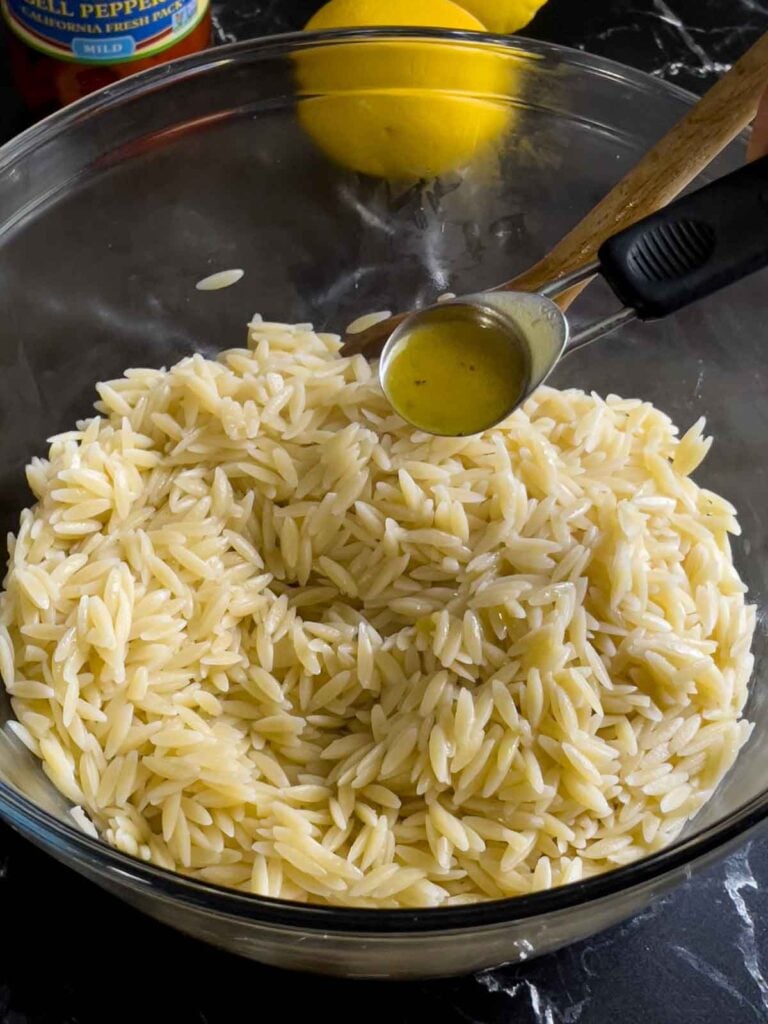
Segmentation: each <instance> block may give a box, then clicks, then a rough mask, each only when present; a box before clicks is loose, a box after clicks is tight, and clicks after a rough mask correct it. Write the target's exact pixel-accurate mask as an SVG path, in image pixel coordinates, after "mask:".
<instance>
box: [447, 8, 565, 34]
mask: <svg viewBox="0 0 768 1024" xmlns="http://www.w3.org/2000/svg"><path fill="white" fill-rule="evenodd" d="M545 3H546V0H461V5H462V7H465V8H466V9H467V10H468V11H471V13H472V14H474V15H475V16H476V17H478V18H479V19H480V20H481V21H482V22H483V24H484V25H485V27H486V28H487V29H488V31H489V32H517V31H518V29H521V28H523V27H524V26H525V25H527V24H528V22H529V21H533V18H534V16H535V15H536V14H537V13H538V11H539V10H540V9H541V8H542V7H543V6H544V4H545Z"/></svg>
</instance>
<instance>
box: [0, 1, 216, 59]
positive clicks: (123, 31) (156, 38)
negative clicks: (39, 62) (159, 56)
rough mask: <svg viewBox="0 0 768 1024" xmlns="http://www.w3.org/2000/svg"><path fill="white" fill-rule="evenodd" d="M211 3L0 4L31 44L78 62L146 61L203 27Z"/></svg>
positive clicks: (90, 2)
mask: <svg viewBox="0 0 768 1024" xmlns="http://www.w3.org/2000/svg"><path fill="white" fill-rule="evenodd" d="M208 4H209V0H105V2H103V3H99V2H98V0H0V6H1V7H2V11H3V15H4V16H5V19H6V21H7V22H8V24H9V26H10V28H11V29H12V30H13V32H14V33H15V34H16V35H17V36H19V37H20V38H21V39H23V40H24V42H25V43H27V45H28V46H31V47H33V48H34V49H35V50H39V51H40V52H41V53H46V54H48V55H49V56H51V57H58V58H59V59H60V60H72V61H77V62H78V63H79V64H119V63H122V62H124V61H129V60H141V59H142V58H144V57H151V56H152V55H153V54H156V53H161V52H162V51H163V50H167V49H168V47H169V46H173V45H174V43H177V42H178V41H179V40H180V39H182V38H183V37H184V36H185V35H187V33H189V32H191V31H192V29H193V28H194V27H195V26H196V25H198V24H199V23H200V20H201V18H202V17H203V16H204V14H205V12H206V10H207V8H208Z"/></svg>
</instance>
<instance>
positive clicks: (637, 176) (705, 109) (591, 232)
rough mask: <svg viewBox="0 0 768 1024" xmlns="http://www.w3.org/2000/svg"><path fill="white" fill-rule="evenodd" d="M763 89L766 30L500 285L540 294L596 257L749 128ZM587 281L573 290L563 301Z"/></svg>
mask: <svg viewBox="0 0 768 1024" xmlns="http://www.w3.org/2000/svg"><path fill="white" fill-rule="evenodd" d="M766 87H768V32H766V34H765V35H763V36H761V38H760V39H758V41H757V42H756V43H755V44H754V46H752V48H751V49H749V50H747V52H746V53H745V54H744V56H743V57H742V58H741V59H740V60H739V61H738V62H737V63H736V64H734V65H733V67H732V68H731V70H730V71H729V72H728V73H727V74H725V75H724V76H723V77H722V78H721V79H720V80H719V81H718V82H716V83H715V85H713V86H712V88H711V89H710V90H709V91H708V92H707V93H706V94H705V95H704V96H703V97H702V99H700V100H699V102H698V103H697V104H696V105H695V106H694V107H691V109H690V110H689V112H688V113H687V114H686V115H685V116H684V117H683V118H682V119H681V120H680V121H678V122H677V124H676V125H675V126H674V128H672V130H671V131H669V132H667V134H666V135H665V136H664V137H663V138H662V139H661V140H660V141H659V142H657V144H656V145H655V146H654V147H653V149H651V150H649V151H648V152H647V153H646V154H645V156H644V157H643V158H642V159H641V160H640V162H639V163H638V164H636V165H635V166H634V167H633V168H632V170H631V171H629V173H628V174H627V175H625V177H623V178H622V179H621V181H620V182H619V183H618V184H617V185H615V186H614V187H613V188H612V189H611V191H610V192H609V193H608V194H607V195H606V196H605V198H603V199H601V200H600V202H599V203H598V204H597V206H595V207H594V208H593V209H592V210H591V211H590V212H589V213H588V214H587V215H586V217H584V219H583V220H581V221H579V223H578V224H577V225H576V227H574V228H573V229H572V230H571V231H569V232H568V234H567V235H566V236H565V237H564V238H562V239H561V240H560V241H559V242H558V243H557V245H556V246H555V247H554V248H553V249H550V251H549V252H548V253H547V255H546V256H545V257H544V258H543V259H541V260H539V262H538V263H535V264H534V265H533V266H532V267H529V268H528V270H526V271H524V272H523V273H522V274H518V276H517V277H515V278H513V279H512V280H511V281H507V282H506V283H505V284H503V285H500V286H499V288H500V289H505V290H510V291H525V292H529V291H537V290H538V289H539V288H541V287H543V286H544V285H545V284H547V283H548V282H549V281H552V280H553V279H555V278H557V277H562V276H563V275H564V274H569V273H570V272H571V271H573V270H576V269H578V268H579V267H583V266H584V265H585V264H586V263H589V262H591V261H592V260H594V258H595V256H596V255H597V250H598V249H599V248H600V246H601V245H602V243H603V242H604V241H605V240H606V239H607V238H610V237H611V235H615V234H616V233H617V232H619V231H622V230H623V229H624V228H627V227H629V226H630V225H631V224H634V223H636V222H637V221H639V220H642V219H643V217H647V216H648V215H649V214H651V213H654V212H655V211H656V210H660V209H661V208H662V207H663V206H666V205H667V203H669V202H671V201H672V200H673V199H674V198H675V197H676V196H677V195H679V194H680V192H682V191H683V189H684V188H685V187H686V186H687V185H689V184H690V183H691V182H692V181H693V180H694V178H696V176H697V175H698V174H700V173H701V171H703V170H704V168H705V167H707V165H708V164H710V163H711V162H712V161H713V160H714V159H715V157H716V156H718V154H720V153H721V152H722V151H723V150H724V149H725V147H726V146H727V145H728V143H729V142H732V141H733V140H734V139H735V138H736V136H737V135H738V134H739V132H741V131H742V130H743V129H744V128H746V126H747V125H748V124H749V123H750V121H751V120H752V119H753V117H754V116H755V111H756V110H757V104H758V101H759V99H760V96H761V94H762V92H763V90H764V89H765V88H766ZM588 283H589V282H588V281H585V282H583V283H582V284H580V285H578V286H576V287H575V288H572V289H570V291H569V292H568V293H567V296H562V297H561V299H559V300H558V301H559V302H560V305H561V306H564V305H568V304H570V302H572V301H573V299H574V298H576V296H577V295H578V294H579V292H581V290H582V289H583V288H585V287H586V286H587V284H588ZM563 300H565V301H563Z"/></svg>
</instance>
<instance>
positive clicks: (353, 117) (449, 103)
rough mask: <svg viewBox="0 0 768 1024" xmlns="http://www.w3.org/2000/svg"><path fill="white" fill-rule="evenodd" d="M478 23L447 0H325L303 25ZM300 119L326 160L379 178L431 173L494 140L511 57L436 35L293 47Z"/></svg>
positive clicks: (510, 80)
mask: <svg viewBox="0 0 768 1024" xmlns="http://www.w3.org/2000/svg"><path fill="white" fill-rule="evenodd" d="M386 25H401V26H403V25H404V26H414V27H417V26H420V27H423V26H430V27H436V28H455V29H464V30H474V31H482V30H483V29H484V28H485V26H484V25H483V23H482V22H481V21H480V20H479V19H478V18H476V17H475V16H474V15H473V14H470V13H469V12H468V11H466V10H464V9H463V8H462V7H461V6H459V4H457V3H454V2H453V0H331V2H330V3H328V4H326V5H325V7H323V8H321V9H320V10H319V11H318V12H317V14H315V15H314V17H313V18H311V19H310V21H309V22H308V24H307V26H306V27H307V29H309V30H314V29H329V28H354V27H362V26H386ZM295 60H296V68H297V75H298V80H299V89H300V92H301V94H302V97H303V98H302V99H301V101H300V103H299V115H298V116H299V120H300V122H301V124H302V126H303V128H304V129H305V131H306V132H307V133H308V134H309V135H310V137H311V138H312V139H313V140H314V142H315V143H316V144H317V145H318V146H319V147H320V148H321V149H322V150H323V152H324V153H326V155H327V156H329V157H330V158H331V159H332V160H334V161H336V162H337V163H339V164H342V165H343V166H345V167H348V168H350V169H352V170H355V171H359V172H361V173H363V174H370V175H373V176H375V177H379V178H390V179H404V178H406V179H407V178H433V177H436V176H438V175H440V174H444V173H446V172H447V171H451V170H455V169H457V168H459V167H462V166H464V165H465V164H467V163H469V162H470V161H471V160H472V159H474V158H476V157H477V156H478V155H479V154H480V153H481V152H483V151H485V150H487V149H488V148H490V146H491V145H492V143H493V142H495V141H496V140H498V138H499V137H500V136H501V135H502V134H503V132H504V131H505V129H507V128H508V127H509V123H510V107H509V106H508V104H507V102H506V97H507V96H508V95H509V93H510V89H512V87H513V85H514V82H515V65H514V58H513V57H512V56H511V55H508V54H507V53H505V52H504V51H502V50H500V49H493V48H490V47H486V48H483V49H480V48H472V47H471V46H468V45H467V44H462V43H458V42H456V43H453V42H445V41H436V42H435V43H427V42H411V41H408V40H402V41H400V40H392V41H382V40H371V41H369V42H365V43H359V42H351V43H343V42H342V43H336V44H335V45H333V46H330V47H316V48H312V49H308V50H305V51H299V52H298V53H297V54H296V55H295Z"/></svg>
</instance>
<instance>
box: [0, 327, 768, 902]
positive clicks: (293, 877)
mask: <svg viewBox="0 0 768 1024" xmlns="http://www.w3.org/2000/svg"><path fill="white" fill-rule="evenodd" d="M98 390H99V394H100V402H99V404H98V406H97V409H98V411H99V415H97V416H96V417H95V418H93V419H90V420H88V421H86V422H84V423H82V424H79V425H78V428H77V429H76V430H73V431H71V432H70V433H67V434H62V435H60V436H59V437H57V438H55V439H53V441H52V443H51V448H50V452H49V454H48V457H47V458H46V459H37V458H36V459H33V460H32V463H31V465H30V466H29V469H28V477H29V481H30V484H31V486H32V488H33V491H34V493H35V495H36V498H37V503H36V504H35V506H34V507H33V508H32V509H30V510H27V511H25V512H24V513H22V516H21V523H20V527H19V531H18V534H17V537H16V539H15V540H12V541H11V544H10V564H9V571H8V575H7V577H6V581H5V588H6V589H5V593H4V595H3V597H2V606H1V609H0V622H1V623H2V626H1V628H0V670H2V675H3V678H4V680H5V684H6V687H7V689H8V691H9V693H10V694H11V695H12V699H13V707H14V709H15V714H16V717H17V722H15V723H12V728H13V729H14V730H15V731H16V733H17V735H18V736H19V737H20V738H21V739H22V740H23V741H24V742H25V743H26V744H27V745H28V746H29V747H30V748H31V749H32V750H33V751H34V752H35V753H36V754H37V755H38V756H39V757H41V758H42V761H43V766H44V769H45V771H46V772H47V774H48V775H49V776H50V778H51V779H52V780H53V782H54V783H55V785H56V786H57V787H58V788H59V789H60V790H61V792H62V793H63V794H65V796H66V797H68V798H69V800H71V801H72V803H73V804H74V805H75V806H74V809H73V815H74V816H75V818H76V820H77V821H78V822H79V824H80V825H81V827H83V828H85V829H86V830H88V831H91V832H96V833H98V834H99V835H101V836H102V837H103V838H104V839H106V841H107V842H109V843H111V844H113V845H114V846H116V847H117V848H118V849H120V850H123V851H125V852H127V853H129V854H132V855H134V856H137V857H140V858H142V859H144V860H148V861H152V862H154V863H156V864H159V865H162V866H165V867H168V868H173V869H176V870H178V871H180V872H183V873H184V874H188V875H193V876H195V877H197V878H199V879H203V880H207V881H210V882H214V883H219V884H224V885H230V886H234V887H237V888H238V889H241V890H245V891H249V892H254V893H261V894H267V895H272V896H281V897H285V898H287V899H293V900H309V901H312V902H321V903H332V904H350V905H362V906H382V907H385V906H390V907H392V906H406V907H414V906H436V905H441V904H448V905H450V904H454V905H455V904H460V903H466V902H470V901H476V900H481V899H488V898H497V897H502V896H512V895H516V894H520V893H528V892H531V891H534V890H539V889H543V888H546V887H548V886H554V885H560V884H563V883H566V882H569V881H572V880H575V879H579V878H581V877H584V876H588V875H592V874H594V873H596V872H599V871H604V870H606V869H610V868H611V867H614V866H616V865H620V864H625V863H628V862H629V861H632V860H634V859H636V858H638V857H641V856H643V855H645V854H647V853H648V852H649V851H653V850H657V849H659V848H660V847H662V846H664V845H665V844H666V843H668V842H670V841H671V839H672V838H673V837H674V836H675V835H676V834H677V833H678V832H679V830H680V829H681V828H682V826H683V825H684V823H685V822H686V820H687V819H688V818H689V817H690V816H691V815H693V814H694V813H695V812H696V811H697V810H698V809H699V808H700V807H701V805H702V804H703V803H704V802H705V801H706V800H707V799H708V797H709V796H710V795H711V793H712V791H713V789H714V787H715V786H716V785H717V783H718V781H719V780H720V778H721V777H722V776H723V774H724V772H725V771H726V770H727V769H728V767H729V766H730V765H731V763H732V762H733V760H734V758H735V757H736V754H737V752H738V750H739V747H740V746H741V744H742V743H743V742H744V740H745V739H746V737H747V736H748V734H749V726H748V724H747V723H746V722H745V721H744V720H742V718H741V709H742V706H743V704H744V701H745V697H746V693H747V684H748V680H749V676H750V672H751V667H752V657H751V655H750V643H751V636H752V632H753V629H754V611H753V609H752V608H751V607H749V606H748V605H746V604H745V599H744V589H745V588H744V586H743V584H742V583H741V581H740V580H739V577H738V575H737V573H736V571H735V569H734V567H733V564H732V560H731V554H730V548H729V542H728V534H729V533H735V532H737V526H736V521H735V517H734V510H733V509H732V508H731V507H730V506H729V505H728V503H727V502H726V501H724V500H723V499H722V498H720V497H718V496H717V495H714V494H712V493H710V492H708V491H706V490H704V489H702V488H700V487H699V486H697V484H696V483H695V482H693V481H692V480H691V478H690V475H689V474H690V473H691V472H692V471H693V470H694V469H695V467H696V466H697V465H698V463H699V462H700V461H701V459H702V458H703V456H704V455H705V454H706V451H707V448H708V445H709V442H708V441H707V440H705V439H704V438H703V435H702V427H703V424H702V423H701V422H700V423H698V424H696V425H694V426H693V427H692V428H691V430H689V432H688V433H687V434H686V435H685V436H684V437H683V438H682V439H679V438H678V437H677V431H676V428H675V427H674V426H673V424H672V423H671V422H670V420H669V419H668V418H667V417H666V416H665V415H664V414H663V413H661V412H660V411H658V410H656V409H654V408H653V407H652V406H651V405H649V404H647V403H643V402H641V401H638V400H634V399H632V400H623V399H621V398H617V397H613V396H611V397H609V398H607V399H602V398H600V397H598V396H595V395H586V394H584V393H582V392H579V391H575V390H571V391H557V390H554V389H551V388H541V389H539V390H538V391H537V392H536V394H535V395H534V396H533V397H532V398H531V399H530V400H529V401H528V402H527V403H526V404H525V406H524V407H523V408H522V409H519V410H518V411H516V412H515V413H514V414H513V415H512V416H510V417H509V419H508V420H506V421H505V422H504V424H502V425H501V426H500V427H498V428H495V429H493V430H491V431H489V432H487V433H486V434H484V435H480V436H477V437H469V438H458V439H444V438H435V437H431V436H429V435H427V434H421V433H418V432H415V431H414V430H413V429H412V428H410V427H408V426H406V425H405V424H404V423H403V421H402V420H400V419H399V418H398V417H397V416H396V415H394V414H393V413H392V411H391V409H390V408H389V407H388V405H387V403H386V402H385V400H384V398H383V396H382V394H381V392H380V389H379V386H378V384H377V382H376V379H375V368H371V367H370V366H369V365H368V364H367V363H366V362H365V360H363V359H362V358H361V357H355V358H351V359H346V358H342V357H340V355H339V342H338V339H337V338H336V337H335V336H331V335H322V334H315V333H314V332H313V331H312V329H311V328H310V327H309V326H308V325H296V326H288V325H282V324H267V323H254V324H253V325H251V327H250V332H249V347H248V349H240V350H232V351H228V352H224V353H222V355H221V356H220V357H219V359H218V360H217V361H208V360H206V359H204V358H203V357H201V356H199V355H195V356H192V357H190V358H188V359H184V360H182V361H181V362H180V363H178V364H177V365H176V366H174V367H172V368H171V369H170V370H168V371H162V370H152V369H137V370H129V371H128V372H127V373H126V375H125V377H124V378H122V379H120V380H116V381H112V382H110V383H109V384H101V385H99V388H98Z"/></svg>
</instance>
